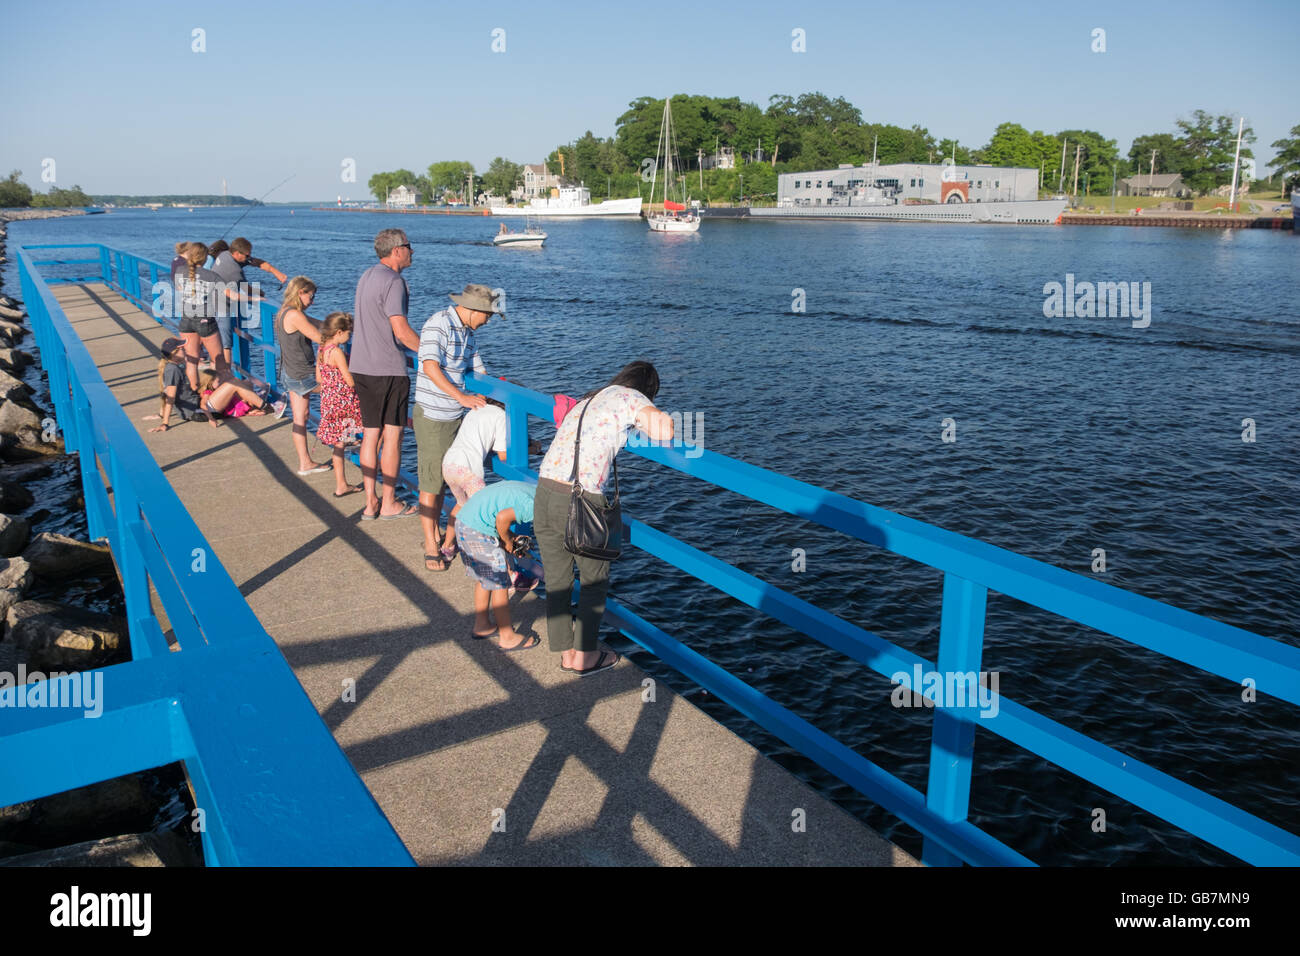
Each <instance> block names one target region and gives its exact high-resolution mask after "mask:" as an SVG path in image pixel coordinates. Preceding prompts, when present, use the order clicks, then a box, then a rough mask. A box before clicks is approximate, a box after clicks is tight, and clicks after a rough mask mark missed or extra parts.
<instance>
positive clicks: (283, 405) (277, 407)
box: [271, 398, 289, 418]
mask: <svg viewBox="0 0 1300 956" xmlns="http://www.w3.org/2000/svg"><path fill="white" fill-rule="evenodd" d="M288 407H289V403H288V402H286V401H285V400H284V399H283V398H282V399H280V400H279V401H278V402H276V403H275V404H274V405H272V406H271V410H272V411H273V412H275V417H276V418H284V412H285V409H287V408H288Z"/></svg>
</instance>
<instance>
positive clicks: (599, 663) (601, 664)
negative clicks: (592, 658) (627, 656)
mask: <svg viewBox="0 0 1300 956" xmlns="http://www.w3.org/2000/svg"><path fill="white" fill-rule="evenodd" d="M539 640H540V638H539ZM607 655H610V656H613V658H614V659H613V660H612V661H610V662H609V663H608V664H606V663H605V657H606V656H607ZM622 659H623V658H621V657H619V656H618V655H617V654H615V653H614V652H613V651H601V652H600V656H599V657H598V658H596V663H594V664H592V665H591V666H590V667H588V668H587V669H586V670H578V668H576V667H565V666H564V665H563V664H561V665H560V669H561V670H566V671H569V672H570V673H573V674H577V675H578V676H579V677H590V676H591V675H592V674H595V673H596V672H597V671H607V670H609V669H610V668H611V667H613V666H614V665H615V664H617V663H618V662H619V661H621V660H622Z"/></svg>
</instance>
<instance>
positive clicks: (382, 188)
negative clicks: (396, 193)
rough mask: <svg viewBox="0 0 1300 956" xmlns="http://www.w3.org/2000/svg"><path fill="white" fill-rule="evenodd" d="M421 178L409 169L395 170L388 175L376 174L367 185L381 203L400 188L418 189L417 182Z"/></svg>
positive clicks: (387, 173)
mask: <svg viewBox="0 0 1300 956" xmlns="http://www.w3.org/2000/svg"><path fill="white" fill-rule="evenodd" d="M418 179H419V177H417V176H416V175H415V173H413V172H411V171H410V170H409V169H394V170H392V171H390V172H386V173H375V174H374V175H373V176H371V177H370V179H369V181H368V182H367V183H366V185H367V186H369V187H370V192H371V194H372V195H373V196H374V197H375V198H376V199H377V200H379V201H380V202H385V201H387V199H388V194H389V193H390V192H392V191H393V190H394V189H396V188H397V187H398V186H410V187H411V188H412V189H416V188H417V187H418V182H417V180H418Z"/></svg>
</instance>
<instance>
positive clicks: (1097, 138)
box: [1055, 129, 1125, 196]
mask: <svg viewBox="0 0 1300 956" xmlns="http://www.w3.org/2000/svg"><path fill="white" fill-rule="evenodd" d="M1056 139H1057V141H1058V142H1059V141H1060V140H1065V141H1066V143H1067V146H1068V149H1067V151H1066V154H1065V188H1066V189H1067V190H1070V189H1072V188H1073V187H1074V157H1075V147H1076V146H1080V145H1082V146H1083V149H1082V150H1081V151H1079V195H1083V194H1084V189H1085V184H1086V188H1087V191H1088V193H1089V194H1092V195H1102V196H1109V195H1110V187H1111V182H1112V180H1111V170H1112V169H1114V168H1115V166H1116V165H1120V157H1119V147H1118V146H1117V145H1116V142H1115V140H1113V139H1106V137H1104V136H1102V135H1101V133H1098V132H1096V131H1094V130H1090V129H1067V130H1063V131H1062V132H1060V133H1057V134H1056ZM1055 158H1056V160H1057V161H1058V162H1059V161H1060V158H1061V155H1060V153H1057V154H1056V157H1055ZM1124 173H1125V169H1124V168H1123V166H1122V165H1121V168H1120V169H1119V174H1120V175H1124Z"/></svg>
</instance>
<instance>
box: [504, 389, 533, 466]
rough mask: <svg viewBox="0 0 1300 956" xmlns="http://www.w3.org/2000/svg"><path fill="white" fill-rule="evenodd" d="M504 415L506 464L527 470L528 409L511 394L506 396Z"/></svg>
mask: <svg viewBox="0 0 1300 956" xmlns="http://www.w3.org/2000/svg"><path fill="white" fill-rule="evenodd" d="M506 416H507V419H508V423H509V426H508V427H509V436H510V437H509V439H508V440H507V442H506V464H507V465H511V466H513V467H515V468H519V469H522V470H524V471H527V470H528V409H527V408H525V407H524V403H523V402H522V401H520V400H519V399H517V398H514V397H513V396H507V398H506Z"/></svg>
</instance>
